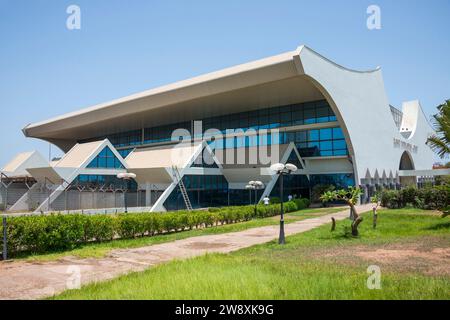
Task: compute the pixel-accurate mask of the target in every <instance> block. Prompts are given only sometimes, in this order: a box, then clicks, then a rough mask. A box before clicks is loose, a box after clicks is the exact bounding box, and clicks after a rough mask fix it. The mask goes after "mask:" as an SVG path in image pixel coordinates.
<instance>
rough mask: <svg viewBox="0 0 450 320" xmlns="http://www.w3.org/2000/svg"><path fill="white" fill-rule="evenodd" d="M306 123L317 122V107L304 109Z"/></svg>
mask: <svg viewBox="0 0 450 320" xmlns="http://www.w3.org/2000/svg"><path fill="white" fill-rule="evenodd" d="M304 118H305V124H312V123H316V110H315V109H305V110H304Z"/></svg>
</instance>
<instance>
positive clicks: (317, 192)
mask: <svg viewBox="0 0 450 320" xmlns="http://www.w3.org/2000/svg"><path fill="white" fill-rule="evenodd" d="M335 189H336V187H335V186H333V185H332V184H316V185H315V186H314V187H313V188H312V190H311V201H312V202H314V203H320V202H322V200H321V199H320V197H321V196H322V195H323V194H324V193H325V192H327V191H334V190H335ZM308 206H309V205H308Z"/></svg>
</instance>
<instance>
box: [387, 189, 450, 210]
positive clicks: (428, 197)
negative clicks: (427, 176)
mask: <svg viewBox="0 0 450 320" xmlns="http://www.w3.org/2000/svg"><path fill="white" fill-rule="evenodd" d="M449 204H450V187H449V186H448V185H441V186H435V187H426V188H423V189H416V188H414V187H407V188H405V189H403V190H400V191H399V190H384V191H383V192H382V193H381V205H382V206H383V207H386V208H389V209H398V208H403V207H405V206H407V205H413V206H414V207H416V208H420V209H425V210H436V209H437V210H442V209H443V208H445V207H446V206H448V205H449Z"/></svg>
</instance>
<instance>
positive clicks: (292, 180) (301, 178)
mask: <svg viewBox="0 0 450 320" xmlns="http://www.w3.org/2000/svg"><path fill="white" fill-rule="evenodd" d="M280 182H281V179H279V178H278V180H277V183H276V184H275V186H274V187H273V189H272V192H271V193H270V197H280ZM309 190H310V183H309V180H308V177H307V176H306V175H300V174H291V175H285V176H283V198H284V201H287V200H288V196H289V195H292V196H296V197H297V198H300V197H301V198H309Z"/></svg>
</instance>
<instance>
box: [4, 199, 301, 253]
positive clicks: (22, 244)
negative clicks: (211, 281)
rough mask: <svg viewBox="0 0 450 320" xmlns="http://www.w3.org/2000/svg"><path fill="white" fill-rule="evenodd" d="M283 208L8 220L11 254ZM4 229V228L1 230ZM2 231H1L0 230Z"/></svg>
mask: <svg viewBox="0 0 450 320" xmlns="http://www.w3.org/2000/svg"><path fill="white" fill-rule="evenodd" d="M308 205H309V201H308V200H307V199H297V200H295V201H289V202H286V203H284V209H285V212H286V213H288V212H292V211H297V210H299V209H303V208H306V207H307V206H308ZM280 207H281V206H280V204H271V205H267V206H265V205H258V206H257V210H256V213H255V207H254V206H241V207H224V208H219V209H210V210H207V211H206V210H195V211H177V212H168V213H153V212H152V213H121V214H116V215H81V214H51V215H30V216H19V217H9V218H8V219H7V233H8V251H9V253H10V254H11V255H14V254H15V253H18V252H20V251H28V252H32V253H41V252H48V251H54V250H65V249H71V248H74V247H76V246H77V245H79V244H81V243H88V242H91V241H97V242H101V241H109V240H112V239H114V238H135V237H142V236H152V235H154V234H156V233H163V232H177V231H183V230H186V229H192V228H195V227H197V228H200V227H211V226H214V225H217V224H219V223H221V224H224V223H235V222H240V221H247V220H250V219H252V218H255V217H259V218H265V217H270V216H275V215H279V214H280V209H281V208H280ZM0 229H1V227H0ZM0 231H1V230H0Z"/></svg>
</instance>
